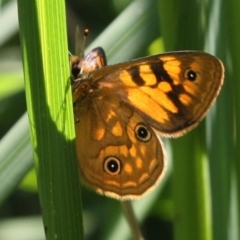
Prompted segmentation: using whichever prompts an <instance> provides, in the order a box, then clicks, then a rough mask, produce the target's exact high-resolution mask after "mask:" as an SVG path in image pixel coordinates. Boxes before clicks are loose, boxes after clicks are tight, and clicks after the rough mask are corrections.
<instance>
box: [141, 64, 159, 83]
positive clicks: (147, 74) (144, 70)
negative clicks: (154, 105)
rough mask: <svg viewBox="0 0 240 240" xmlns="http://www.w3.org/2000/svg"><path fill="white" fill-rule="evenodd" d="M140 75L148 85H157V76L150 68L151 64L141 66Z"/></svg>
mask: <svg viewBox="0 0 240 240" xmlns="http://www.w3.org/2000/svg"><path fill="white" fill-rule="evenodd" d="M139 75H140V77H141V78H142V79H143V80H144V81H145V82H146V84H147V85H155V84H156V82H157V79H156V76H155V74H154V73H153V71H152V70H151V68H150V65H141V66H139Z"/></svg>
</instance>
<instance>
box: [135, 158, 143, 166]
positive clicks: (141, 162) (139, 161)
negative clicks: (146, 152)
mask: <svg viewBox="0 0 240 240" xmlns="http://www.w3.org/2000/svg"><path fill="white" fill-rule="evenodd" d="M136 166H137V168H142V167H143V161H142V159H141V158H137V159H136Z"/></svg>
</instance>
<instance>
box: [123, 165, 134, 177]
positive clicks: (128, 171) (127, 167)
mask: <svg viewBox="0 0 240 240" xmlns="http://www.w3.org/2000/svg"><path fill="white" fill-rule="evenodd" d="M124 170H125V172H126V173H127V174H129V175H130V174H132V172H133V169H132V166H131V165H130V164H129V163H126V164H125V166H124Z"/></svg>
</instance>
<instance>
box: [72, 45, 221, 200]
mask: <svg viewBox="0 0 240 240" xmlns="http://www.w3.org/2000/svg"><path fill="white" fill-rule="evenodd" d="M70 62H71V66H72V75H73V78H74V80H73V81H72V95H73V107H74V115H75V130H76V145H77V146H76V147H77V155H78V161H79V167H80V173H81V177H82V179H83V181H84V182H85V183H86V184H87V185H88V186H90V187H91V188H93V189H95V190H96V191H97V192H98V193H100V194H103V195H106V196H110V197H113V198H116V199H118V200H128V199H138V198H140V197H142V196H143V195H145V194H146V193H148V192H149V191H150V190H152V189H153V188H154V187H155V186H156V185H157V184H158V183H159V182H160V180H161V179H162V177H163V175H164V172H165V168H166V157H165V151H164V148H163V144H162V142H161V139H160V138H159V136H163V137H178V136H181V135H183V134H184V133H186V132H188V131H189V130H191V129H193V128H194V127H196V126H197V125H198V123H199V122H200V121H201V120H202V119H203V118H204V116H205V115H206V113H207V111H208V109H209V108H210V106H211V105H212V104H213V102H214V101H215V99H216V97H217V95H218V93H219V91H220V89H221V86H222V84H223V78H224V67H223V64H222V63H221V61H220V60H218V59H217V58H215V57H214V56H212V55H210V54H208V53H204V52H197V51H180V52H169V53H164V54H158V55H153V56H148V57H144V58H139V59H136V60H133V61H128V62H124V63H119V64H115V65H112V66H107V61H106V57H105V53H104V50H103V49H102V48H100V47H98V48H95V49H93V50H92V51H91V52H90V53H89V54H88V55H86V57H85V58H84V59H80V58H79V57H76V56H71V57H70Z"/></svg>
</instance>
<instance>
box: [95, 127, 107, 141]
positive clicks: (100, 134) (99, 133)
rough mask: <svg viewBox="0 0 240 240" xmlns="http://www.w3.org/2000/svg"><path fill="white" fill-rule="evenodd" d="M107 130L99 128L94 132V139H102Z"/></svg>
mask: <svg viewBox="0 0 240 240" xmlns="http://www.w3.org/2000/svg"><path fill="white" fill-rule="evenodd" d="M104 133H105V130H104V128H98V129H97V130H96V131H95V133H94V137H93V138H94V139H95V140H97V141H100V140H102V138H103V136H104Z"/></svg>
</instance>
